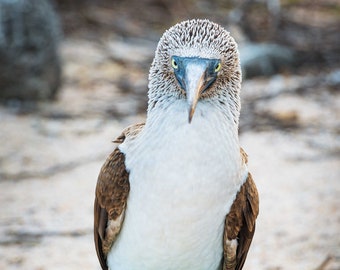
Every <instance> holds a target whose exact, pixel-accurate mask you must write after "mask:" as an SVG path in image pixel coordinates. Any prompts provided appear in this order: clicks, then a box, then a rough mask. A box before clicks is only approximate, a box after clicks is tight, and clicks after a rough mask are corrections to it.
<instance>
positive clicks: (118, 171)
mask: <svg viewBox="0 0 340 270" xmlns="http://www.w3.org/2000/svg"><path fill="white" fill-rule="evenodd" d="M143 126H144V124H138V125H134V126H131V127H129V128H127V129H125V130H124V131H123V133H122V135H120V136H119V137H118V138H117V139H116V140H115V142H118V143H122V142H123V141H124V140H125V139H126V138H127V137H129V138H131V139H133V138H134V137H135V136H137V134H138V133H139V132H140V131H141V130H142V128H143ZM129 190H130V184H129V173H128V172H127V170H126V168H125V156H124V154H123V153H122V152H120V150H119V149H118V147H117V148H116V149H115V150H114V151H113V152H112V153H111V154H110V156H109V157H108V158H107V159H106V161H105V163H104V165H103V166H102V168H101V170H100V173H99V176H98V181H97V186H96V196H95V201H94V242H95V246H96V252H97V256H98V259H99V262H100V265H101V267H102V269H103V270H108V267H107V264H106V256H107V254H108V252H109V251H110V249H111V247H112V245H113V243H114V241H115V240H116V238H117V235H118V234H119V232H120V229H121V227H122V224H123V221H124V214H125V209H126V204H127V198H128V195H129Z"/></svg>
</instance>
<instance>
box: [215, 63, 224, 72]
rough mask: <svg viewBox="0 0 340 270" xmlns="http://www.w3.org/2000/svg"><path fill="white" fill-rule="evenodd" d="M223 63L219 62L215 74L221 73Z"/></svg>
mask: <svg viewBox="0 0 340 270" xmlns="http://www.w3.org/2000/svg"><path fill="white" fill-rule="evenodd" d="M221 67H222V65H221V62H218V64H217V65H216V66H215V72H219V71H220V70H221Z"/></svg>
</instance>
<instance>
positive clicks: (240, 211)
mask: <svg viewBox="0 0 340 270" xmlns="http://www.w3.org/2000/svg"><path fill="white" fill-rule="evenodd" d="M241 154H242V156H243V160H244V162H245V163H246V162H247V155H246V153H245V152H244V151H243V149H241ZM258 213H259V198H258V193H257V189H256V186H255V183H254V181H253V178H252V176H251V174H250V173H249V174H248V178H247V180H246V182H245V183H244V184H243V185H242V186H241V188H240V191H239V192H238V193H237V195H236V198H235V201H234V203H233V204H232V206H231V209H230V212H229V214H228V215H227V217H226V222H225V231H224V249H223V250H224V261H223V270H241V269H242V268H243V265H244V263H245V260H246V257H247V254H248V250H249V247H250V244H251V241H252V239H253V236H254V232H255V221H256V217H257V215H258Z"/></svg>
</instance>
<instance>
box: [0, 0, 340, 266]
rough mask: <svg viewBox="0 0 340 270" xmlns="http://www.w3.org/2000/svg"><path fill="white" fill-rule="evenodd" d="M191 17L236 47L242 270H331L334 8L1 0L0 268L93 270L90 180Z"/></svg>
mask: <svg viewBox="0 0 340 270" xmlns="http://www.w3.org/2000/svg"><path fill="white" fill-rule="evenodd" d="M190 18H208V19H210V20H213V21H215V22H217V23H219V24H221V25H222V26H224V27H225V28H226V29H227V30H228V31H230V32H231V35H232V36H233V37H234V38H235V39H236V41H237V42H238V44H239V50H240V57H241V64H242V69H243V77H244V79H243V86H242V94H241V98H242V112H241V119H240V142H241V145H242V146H243V148H244V149H245V150H246V152H247V153H248V154H249V168H250V170H251V172H252V173H253V176H254V179H255V182H256V183H257V186H258V189H259V193H260V215H259V218H258V222H257V231H256V233H255V237H254V240H253V244H252V246H251V249H250V252H249V255H248V259H247V262H246V265H245V267H244V269H246V270H286V269H287V270H292V269H293V270H295V269H296V270H301V269H302V270H304V269H305V270H338V269H340V212H339V205H340V199H339V198H340V182H339V176H340V136H339V135H340V121H339V119H340V92H339V90H340V61H339V60H340V34H339V32H340V3H339V1H337V0H321V1H312V0H310V1H307V0H294V1H293V0H281V1H280V0H240V1H237V0H234V1H231V0H230V1H208V0H198V1H194V0H159V1H157V0H130V1H123V0H111V1H109V0H83V1H81V0H51V1H46V0H0V205H1V210H0V269H34V270H43V269H49V270H50V269H67V270H68V269H70V270H71V269H99V264H98V262H97V258H96V254H95V249H94V244H93V240H92V234H93V233H92V219H93V213H92V212H93V210H92V205H93V200H94V188H95V184H96V179H97V175H98V172H99V170H100V167H101V165H102V164H103V162H104V160H105V158H106V156H107V155H108V154H109V153H110V152H111V151H112V150H113V148H114V147H115V146H114V144H112V143H111V141H112V140H113V139H114V138H115V137H116V136H118V135H119V134H120V132H121V130H122V128H124V127H125V126H127V125H130V124H133V123H136V122H141V121H144V119H145V112H146V107H147V82H148V81H147V76H148V69H149V66H150V64H151V61H152V58H153V55H154V51H155V48H156V45H157V42H158V40H159V38H160V37H161V35H162V33H163V32H164V31H165V30H166V29H168V28H169V27H170V26H172V25H174V24H175V23H177V22H180V21H182V20H185V19H190Z"/></svg>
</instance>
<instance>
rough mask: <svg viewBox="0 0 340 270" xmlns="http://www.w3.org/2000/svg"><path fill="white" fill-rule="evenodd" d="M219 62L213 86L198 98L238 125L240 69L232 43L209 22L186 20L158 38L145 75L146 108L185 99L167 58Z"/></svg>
mask: <svg viewBox="0 0 340 270" xmlns="http://www.w3.org/2000/svg"><path fill="white" fill-rule="evenodd" d="M174 55H177V56H182V57H200V58H208V59H220V60H221V64H222V68H221V71H220V72H219V74H218V77H217V79H216V81H215V82H214V84H213V85H212V86H211V87H210V88H209V89H208V91H206V92H204V94H203V95H202V96H201V99H204V100H212V101H213V103H214V104H215V105H218V106H222V107H225V106H226V107H225V108H223V109H225V110H229V111H230V113H231V115H232V116H233V119H232V120H233V122H234V123H235V124H238V119H239V112H240V107H241V105H240V89H241V80H242V76H241V68H240V62H239V54H238V50H237V44H236V42H235V40H234V39H233V38H232V37H231V36H230V34H229V32H228V31H226V30H225V29H224V28H223V27H221V26H220V25H218V24H216V23H213V22H211V21H209V20H188V21H184V22H181V23H178V24H176V25H174V26H173V27H171V28H170V29H169V30H167V31H166V32H165V33H164V34H163V36H162V38H161V39H160V41H159V43H158V46H157V49H156V53H155V58H154V60H153V63H152V66H151V69H150V73H149V107H148V111H149V112H150V111H152V110H153V108H154V107H157V106H164V104H168V103H169V100H172V99H174V98H175V99H179V98H185V92H183V90H182V89H181V87H180V86H179V85H178V83H177V81H176V78H175V76H174V72H173V68H172V67H171V57H172V56H174Z"/></svg>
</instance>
